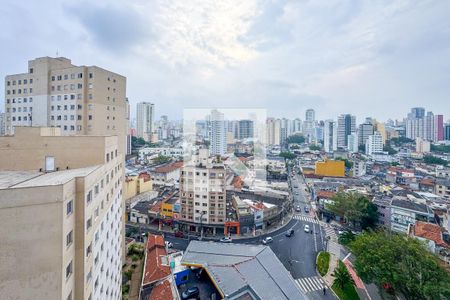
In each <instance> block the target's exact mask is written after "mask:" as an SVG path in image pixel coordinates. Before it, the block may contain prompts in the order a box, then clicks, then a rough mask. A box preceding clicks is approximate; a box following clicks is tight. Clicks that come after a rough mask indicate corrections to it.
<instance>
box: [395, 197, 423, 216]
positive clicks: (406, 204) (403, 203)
mask: <svg viewBox="0 0 450 300" xmlns="http://www.w3.org/2000/svg"><path fill="white" fill-rule="evenodd" d="M391 206H396V207H401V208H405V209H409V210H413V211H417V212H421V213H429V211H428V206H426V205H425V204H422V203H416V202H413V201H410V200H403V199H393V200H392V203H391Z"/></svg>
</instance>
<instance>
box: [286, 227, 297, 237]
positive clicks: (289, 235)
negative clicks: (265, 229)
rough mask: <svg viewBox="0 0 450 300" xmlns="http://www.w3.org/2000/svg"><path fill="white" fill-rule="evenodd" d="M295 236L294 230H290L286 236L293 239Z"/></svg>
mask: <svg viewBox="0 0 450 300" xmlns="http://www.w3.org/2000/svg"><path fill="white" fill-rule="evenodd" d="M294 234H295V231H294V229H292V228H291V229H289V230H288V231H286V236H287V237H291V236H293V235H294Z"/></svg>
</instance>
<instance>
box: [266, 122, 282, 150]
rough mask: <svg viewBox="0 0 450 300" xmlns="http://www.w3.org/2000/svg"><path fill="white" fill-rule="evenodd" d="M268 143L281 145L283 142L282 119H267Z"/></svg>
mask: <svg viewBox="0 0 450 300" xmlns="http://www.w3.org/2000/svg"><path fill="white" fill-rule="evenodd" d="M266 130H267V144H269V145H280V144H281V120H280V119H274V118H269V119H267V127H266Z"/></svg>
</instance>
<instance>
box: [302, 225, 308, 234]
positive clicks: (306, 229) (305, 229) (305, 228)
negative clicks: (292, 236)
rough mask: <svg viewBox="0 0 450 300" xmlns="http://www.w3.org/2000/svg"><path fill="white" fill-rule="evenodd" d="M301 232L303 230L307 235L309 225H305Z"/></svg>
mask: <svg viewBox="0 0 450 300" xmlns="http://www.w3.org/2000/svg"><path fill="white" fill-rule="evenodd" d="M303 230H304V231H305V232H306V233H309V225H305V227H304V228H303Z"/></svg>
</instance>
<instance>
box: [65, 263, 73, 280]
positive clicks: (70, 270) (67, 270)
mask: <svg viewBox="0 0 450 300" xmlns="http://www.w3.org/2000/svg"><path fill="white" fill-rule="evenodd" d="M72 273H73V265H72V261H70V263H69V264H68V265H67V267H66V280H67V279H69V277H70V275H72Z"/></svg>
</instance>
